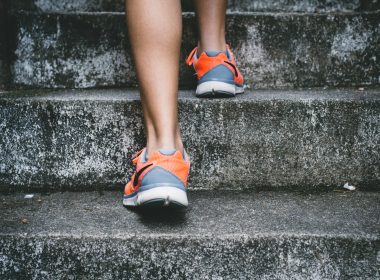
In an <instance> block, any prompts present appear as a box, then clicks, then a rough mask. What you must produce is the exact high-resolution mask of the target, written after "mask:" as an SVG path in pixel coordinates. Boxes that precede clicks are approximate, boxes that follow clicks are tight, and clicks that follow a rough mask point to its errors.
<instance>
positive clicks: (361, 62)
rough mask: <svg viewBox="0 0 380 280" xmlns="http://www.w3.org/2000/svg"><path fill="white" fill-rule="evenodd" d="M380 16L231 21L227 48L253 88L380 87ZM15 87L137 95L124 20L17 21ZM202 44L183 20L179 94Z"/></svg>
mask: <svg viewBox="0 0 380 280" xmlns="http://www.w3.org/2000/svg"><path fill="white" fill-rule="evenodd" d="M379 17H380V11H377V12H369V13H345V14H342V13H337V14H288V13H280V14H269V13H245V14H239V13H235V14H230V15H229V16H228V23H227V40H228V42H230V43H231V46H232V48H233V50H234V51H236V56H237V59H238V65H239V67H240V69H241V72H242V73H243V75H244V76H245V79H246V83H247V85H248V86H250V87H251V88H300V87H302V88H309V87H323V86H333V87H337V86H343V87H347V86H359V85H365V86H371V85H372V86H373V85H379V84H380V76H379V73H380V64H379V61H380V57H379V48H378V46H379V45H380V26H379ZM13 22H14V25H15V29H16V30H17V32H15V33H14V34H13V35H14V38H13V39H12V42H15V43H14V44H12V45H13V46H14V48H13V49H12V53H14V60H13V61H12V64H11V69H12V74H13V77H12V84H13V86H15V87H44V88H91V87H109V86H113V87H114V86H128V87H135V86H136V84H137V82H136V75H135V71H134V68H133V66H132V62H131V56H130V52H129V48H128V40H127V36H126V26H125V19H124V14H122V13H86V14H40V15H37V14H28V13H21V12H20V13H16V14H15V15H14V16H13ZM195 44H196V24H195V18H194V15H192V14H185V16H184V34H183V44H182V51H181V73H180V86H181V88H193V87H194V85H195V82H196V81H195V76H194V74H193V71H192V69H190V68H189V67H186V66H185V64H184V63H183V61H184V59H185V57H186V55H187V54H188V53H189V52H190V51H191V49H192V48H193V47H194V46H195Z"/></svg>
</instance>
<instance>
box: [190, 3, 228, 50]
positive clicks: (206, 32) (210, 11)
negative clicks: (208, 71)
mask: <svg viewBox="0 0 380 280" xmlns="http://www.w3.org/2000/svg"><path fill="white" fill-rule="evenodd" d="M194 4H195V10H196V13H197V18H198V26H199V43H198V54H200V53H202V51H205V50H209V51H225V50H226V39H225V21H226V8H227V0H194Z"/></svg>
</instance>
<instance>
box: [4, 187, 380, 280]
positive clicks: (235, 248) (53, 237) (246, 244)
mask: <svg viewBox="0 0 380 280" xmlns="http://www.w3.org/2000/svg"><path fill="white" fill-rule="evenodd" d="M189 200H190V207H189V208H188V210H187V211H185V212H177V211H176V212H174V211H173V210H167V211H157V210H154V211H138V212H133V211H130V210H127V209H124V208H123V207H122V204H121V193H119V192H116V193H115V192H104V193H94V192H90V193H55V194H50V195H41V194H36V195H35V197H34V198H33V199H29V200H28V199H24V195H23V194H16V195H3V196H1V197H0V210H1V213H2V215H1V218H0V277H1V278H2V279H15V278H17V279H99V278H101V279H121V278H127V279H141V278H143V279H152V278H154V279H174V278H175V279H178V278H180V279H184V278H186V279H303V280H304V279H378V277H379V265H380V263H379V259H378V256H379V253H380V251H379V249H380V242H379V241H380V227H379V222H380V221H379V215H378V213H379V211H380V206H379V205H380V203H379V202H380V194H379V193H364V192H349V193H348V192H346V193H336V192H332V193H323V194H315V195H305V194H303V195H302V194H295V193H293V194H289V193H283V192H279V193H270V192H260V193H252V192H191V193H190V194H189Z"/></svg>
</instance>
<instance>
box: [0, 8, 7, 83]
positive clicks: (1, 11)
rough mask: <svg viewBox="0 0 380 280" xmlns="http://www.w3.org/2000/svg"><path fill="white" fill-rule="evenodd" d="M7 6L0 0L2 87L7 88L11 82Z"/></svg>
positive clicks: (0, 76) (0, 79) (0, 69)
mask: <svg viewBox="0 0 380 280" xmlns="http://www.w3.org/2000/svg"><path fill="white" fill-rule="evenodd" d="M6 14H7V13H6V6H5V2H3V1H0V89H4V88H6V85H7V84H8V82H9V63H8V59H7V49H8V48H7V36H6V27H7V26H6V23H7V21H6V19H7V17H6Z"/></svg>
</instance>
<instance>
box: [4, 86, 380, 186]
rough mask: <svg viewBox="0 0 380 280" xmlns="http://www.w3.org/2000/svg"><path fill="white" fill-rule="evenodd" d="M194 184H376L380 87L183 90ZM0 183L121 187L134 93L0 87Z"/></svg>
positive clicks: (133, 142)
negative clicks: (220, 92) (234, 94)
mask: <svg viewBox="0 0 380 280" xmlns="http://www.w3.org/2000/svg"><path fill="white" fill-rule="evenodd" d="M179 109H180V122H181V127H182V132H183V137H184V141H185V144H186V146H187V150H188V152H189V153H190V155H191V157H192V169H191V174H190V185H189V186H190V188H191V189H265V190H284V189H291V190H321V189H330V190H331V189H335V188H337V187H338V186H339V187H341V186H343V184H344V183H345V182H350V183H352V184H354V185H355V186H357V187H359V188H361V189H372V190H379V186H380V90H378V89H373V90H365V91H358V90H313V91H311V90H310V91H301V90H299V91H280V90H278V91H255V92H248V93H246V94H244V95H241V96H239V97H238V98H235V99H219V100H204V99H203V100H202V99H197V98H195V97H194V93H193V92H189V91H181V92H180V98H179ZM0 135H1V137H0V158H1V161H0V188H1V189H2V190H5V189H9V190H25V189H27V188H32V189H33V188H35V189H39V188H41V187H43V188H45V189H53V190H85V189H94V188H98V189H103V190H104V189H120V187H121V186H122V185H123V184H125V182H126V181H127V180H128V178H129V177H130V176H131V173H132V164H131V162H130V157H131V155H132V154H133V153H135V152H136V151H137V150H139V149H141V148H142V147H143V146H144V131H143V124H142V110H141V104H140V100H139V96H138V93H137V92H136V91H131V90H61V91H41V90H38V91H15V92H2V93H0Z"/></svg>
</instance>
